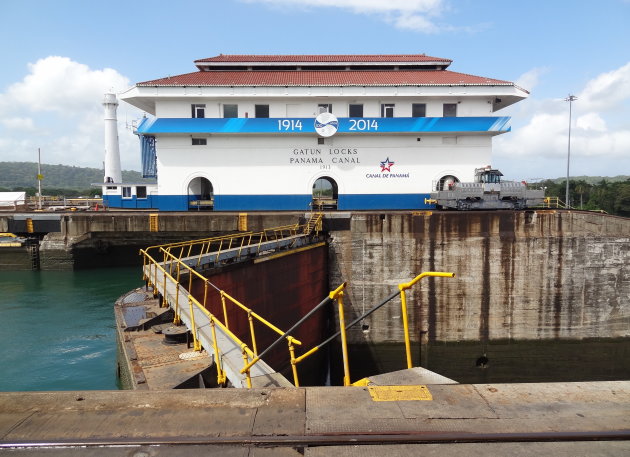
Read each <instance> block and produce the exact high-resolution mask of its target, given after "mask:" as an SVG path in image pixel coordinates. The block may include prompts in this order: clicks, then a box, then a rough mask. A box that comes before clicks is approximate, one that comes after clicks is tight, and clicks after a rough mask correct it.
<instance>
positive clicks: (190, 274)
mask: <svg viewBox="0 0 630 457" xmlns="http://www.w3.org/2000/svg"><path fill="white" fill-rule="evenodd" d="M184 265H186V264H184ZM186 268H187V269H188V293H192V280H193V271H194V270H191V269H190V267H189V266H188V265H186Z"/></svg>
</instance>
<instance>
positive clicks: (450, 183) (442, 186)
mask: <svg viewBox="0 0 630 457" xmlns="http://www.w3.org/2000/svg"><path fill="white" fill-rule="evenodd" d="M458 182H459V179H457V177H456V176H453V175H446V176H442V177H441V178H440V179H439V181H438V182H437V185H436V189H435V190H451V189H452V188H453V187H455V184H456V183H458Z"/></svg>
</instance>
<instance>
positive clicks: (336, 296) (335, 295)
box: [291, 271, 455, 386]
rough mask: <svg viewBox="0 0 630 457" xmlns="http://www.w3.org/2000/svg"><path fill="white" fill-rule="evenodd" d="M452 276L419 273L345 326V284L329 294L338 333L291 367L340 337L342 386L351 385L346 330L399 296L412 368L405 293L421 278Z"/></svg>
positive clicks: (449, 274)
mask: <svg viewBox="0 0 630 457" xmlns="http://www.w3.org/2000/svg"><path fill="white" fill-rule="evenodd" d="M454 276H455V274H454V273H446V272H440V271H429V272H424V273H421V274H420V275H418V276H416V277H415V278H413V279H412V280H411V281H409V282H405V283H401V284H399V285H398V290H397V291H396V292H394V293H392V294H391V295H390V296H389V297H387V298H385V300H383V301H382V302H381V303H379V304H378V305H376V306H374V307H372V308H371V309H370V310H368V311H367V312H365V313H364V314H362V315H361V316H359V317H358V318H356V319H355V320H353V321H352V322H350V323H349V324H347V325H346V323H345V313H344V308H343V294H344V288H345V285H346V284H345V283H344V284H342V285H341V286H339V287H338V288H337V289H336V290H334V291H332V292H331V293H330V299H331V300H337V304H338V313H339V331H338V332H337V333H335V334H334V335H332V336H331V337H329V338H328V339H326V340H325V341H323V342H322V343H320V344H318V345H317V346H315V347H313V348H312V349H310V350H309V351H307V352H305V353H304V354H303V355H301V356H300V357H298V358H296V359H295V360H292V361H291V363H292V364H293V365H296V364H298V363H300V362H302V361H303V360H304V359H306V358H307V357H310V356H311V355H313V354H314V353H315V352H317V351H318V350H319V349H321V348H322V347H324V346H325V345H327V344H328V343H330V342H331V341H332V340H334V339H335V338H337V336H341V351H342V358H343V372H344V375H343V385H344V386H349V385H353V384H351V381H350V364H349V360H348V347H347V344H348V343H347V338H346V330H348V329H349V328H351V327H352V326H354V325H355V324H357V323H359V322H361V321H362V320H363V319H365V318H366V317H367V316H369V315H370V314H372V313H373V312H374V311H376V310H378V309H380V308H381V307H382V306H384V305H385V304H387V303H388V302H390V301H391V300H393V299H394V298H395V297H397V296H398V295H400V296H401V314H402V319H403V332H404V337H405V355H406V359H407V368H413V365H412V362H411V338H410V336H409V324H408V317H407V296H406V291H407V290H408V289H410V288H411V287H413V286H414V285H415V284H416V283H417V282H418V281H420V280H421V279H422V278H426V277H438V278H453V277H454ZM355 384H356V383H355Z"/></svg>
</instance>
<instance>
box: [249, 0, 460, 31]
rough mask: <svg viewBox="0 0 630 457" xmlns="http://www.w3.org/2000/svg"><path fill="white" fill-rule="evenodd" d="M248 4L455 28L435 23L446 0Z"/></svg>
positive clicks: (423, 28)
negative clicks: (344, 12)
mask: <svg viewBox="0 0 630 457" xmlns="http://www.w3.org/2000/svg"><path fill="white" fill-rule="evenodd" d="M243 1H246V2H248V3H265V4H268V5H273V6H282V7H293V8H296V7H297V8H300V7H301V8H309V7H318V8H321V7H331V8H342V9H345V10H349V11H351V12H353V13H357V14H370V15H380V17H381V18H382V19H383V20H385V21H386V22H388V23H390V24H394V26H395V27H398V28H401V29H407V30H415V31H419V32H423V33H436V32H439V31H440V30H452V29H453V28H452V27H450V26H442V25H438V24H436V23H435V22H434V21H433V20H432V18H434V17H437V16H439V15H440V14H441V13H442V12H443V11H444V10H445V9H446V6H445V2H444V1H443V0H243Z"/></svg>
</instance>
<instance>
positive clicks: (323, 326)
mask: <svg viewBox="0 0 630 457" xmlns="http://www.w3.org/2000/svg"><path fill="white" fill-rule="evenodd" d="M204 276H206V277H207V278H208V280H209V281H210V282H212V284H214V285H215V286H217V287H218V288H220V289H222V290H224V291H226V292H227V293H229V294H230V295H231V296H232V297H234V298H236V299H237V300H239V301H240V302H241V303H243V304H245V305H246V306H247V307H249V308H251V309H252V310H253V311H254V312H256V313H257V314H259V315H260V316H263V317H265V318H268V319H269V320H270V321H271V322H272V323H273V324H274V325H275V326H276V327H278V328H280V329H288V328H290V327H291V326H292V325H293V324H295V323H296V322H297V321H298V320H300V318H302V317H303V316H304V315H305V314H307V313H308V312H309V311H310V310H311V308H313V307H314V306H315V305H317V304H318V303H319V302H320V301H321V300H322V299H323V298H324V297H326V296H327V295H328V293H329V289H328V249H327V247H326V245H324V244H321V245H319V246H317V247H309V248H306V249H302V250H297V251H288V252H283V253H281V254H279V255H277V256H272V257H271V258H269V259H265V258H262V259H257V260H254V261H252V262H249V263H240V264H236V265H233V266H230V265H228V266H224V267H222V269H221V270H220V271H218V272H216V273H214V274H212V273H209V272H204ZM182 282H184V283H186V282H187V281H182ZM205 289H206V288H205V287H204V283H203V282H202V281H201V280H199V279H198V278H195V279H194V280H193V285H192V295H193V296H194V297H195V298H196V299H197V300H199V302H201V303H203V299H204V293H207V303H208V305H207V309H208V310H209V311H210V312H211V313H213V314H214V315H216V316H223V306H222V302H221V298H220V295H219V294H218V293H217V292H216V291H215V290H214V289H212V288H210V290H208V292H206V291H205ZM227 309H228V321H229V328H230V330H231V331H232V332H233V333H235V334H236V336H238V337H239V338H240V339H241V340H242V341H244V342H245V343H247V344H248V345H249V344H251V343H250V339H251V338H250V336H249V335H250V328H249V322H248V319H247V314H246V313H244V312H243V311H242V310H239V309H237V308H236V307H234V306H230V307H228V308H227ZM330 317H331V311H330V308H326V309H323V310H322V311H321V312H317V313H316V314H315V315H313V317H312V318H311V319H309V320H308V321H307V322H306V323H305V324H304V325H303V326H301V327H299V328H298V329H297V330H296V331H295V333H294V334H292V336H294V337H295V338H297V339H298V340H300V341H301V342H302V345H301V348H310V347H312V346H314V345H315V344H317V343H319V342H320V341H321V340H322V339H324V337H325V335H326V334H327V332H328V326H329V323H328V321H329V318H330ZM277 337H278V335H277V334H276V333H274V332H273V331H271V330H270V329H268V328H266V327H264V326H257V327H256V340H257V341H258V347H259V348H262V349H264V348H266V347H267V346H269V345H270V344H271V343H272V342H273V341H275V340H276V338H277ZM262 349H261V350H262ZM300 351H302V349H300ZM265 362H267V363H268V364H269V365H271V366H272V367H273V368H274V369H275V370H277V371H281V372H283V374H285V376H286V377H287V378H288V379H292V376H291V367H290V361H289V358H288V353H287V348H286V344H283V345H278V347H277V348H275V349H273V350H272V351H271V353H270V354H269V355H268V356H267V355H266V356H265ZM322 362H323V360H322V359H321V358H320V359H316V358H314V359H313V361H307V362H305V363H304V364H302V365H300V367H299V371H300V383H302V384H305V385H309V384H317V383H322V380H321V379H318V378H319V377H321V376H323V375H325V374H326V370H325V369H323V368H322V367H323V365H321V363H322ZM309 364H313V365H311V366H309ZM313 368H315V369H313ZM309 376H311V379H309Z"/></svg>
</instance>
